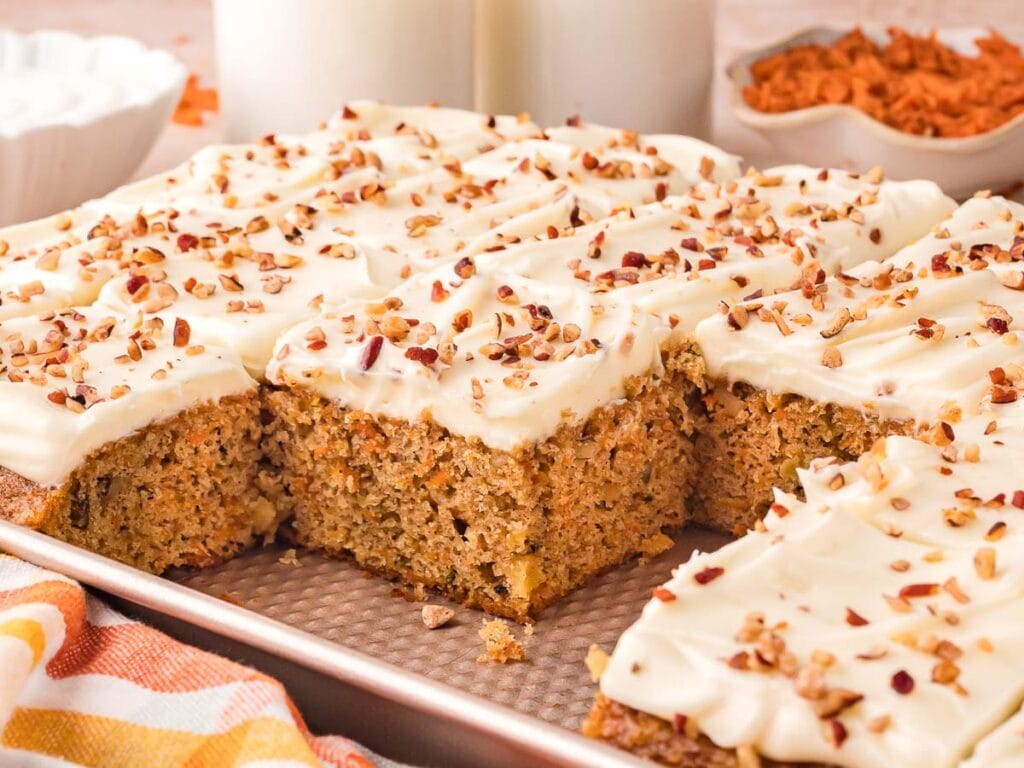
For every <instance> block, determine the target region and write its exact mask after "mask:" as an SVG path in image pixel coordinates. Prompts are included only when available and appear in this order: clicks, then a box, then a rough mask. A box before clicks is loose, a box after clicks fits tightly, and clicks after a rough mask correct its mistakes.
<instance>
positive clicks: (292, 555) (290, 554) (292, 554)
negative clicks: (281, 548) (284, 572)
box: [277, 548, 302, 565]
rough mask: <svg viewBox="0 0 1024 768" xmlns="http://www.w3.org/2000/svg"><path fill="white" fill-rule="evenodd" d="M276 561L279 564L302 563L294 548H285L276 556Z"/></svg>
mask: <svg viewBox="0 0 1024 768" xmlns="http://www.w3.org/2000/svg"><path fill="white" fill-rule="evenodd" d="M277 562H279V563H280V564H281V565H302V563H300V562H299V558H298V554H297V552H296V550H295V549H294V548H292V549H287V550H285V553H284V554H283V555H281V556H280V557H279V558H277Z"/></svg>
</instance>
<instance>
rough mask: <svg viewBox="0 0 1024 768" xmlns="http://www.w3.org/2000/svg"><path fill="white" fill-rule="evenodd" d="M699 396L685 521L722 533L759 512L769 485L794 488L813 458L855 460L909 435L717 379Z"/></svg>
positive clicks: (855, 415)
mask: <svg viewBox="0 0 1024 768" xmlns="http://www.w3.org/2000/svg"><path fill="white" fill-rule="evenodd" d="M705 401H706V403H707V410H708V413H707V419H706V421H705V422H704V423H703V424H702V425H701V428H700V432H699V434H698V435H697V440H696V448H695V455H696V460H697V465H698V467H699V470H698V472H697V476H696V482H695V484H694V492H693V496H692V497H691V499H690V502H689V507H690V510H689V511H690V520H691V522H694V523H697V524H700V525H706V526H708V527H710V528H715V529H717V530H721V531H726V532H728V533H736V532H738V531H742V530H745V529H747V528H749V527H751V526H753V525H754V523H755V522H756V521H757V520H758V519H760V518H761V517H763V516H764V514H765V512H766V511H767V510H768V506H769V505H770V504H771V503H772V499H773V493H772V488H773V487H774V488H781V489H782V490H784V491H787V492H790V493H797V492H799V490H800V488H799V480H798V478H797V474H796V470H797V469H798V468H800V467H805V466H807V464H808V463H809V462H810V461H811V460H812V459H815V458H819V457H822V456H837V457H839V458H840V459H842V460H845V461H855V460H856V459H857V457H858V456H860V455H861V454H862V453H864V452H865V451H868V450H869V449H870V448H871V446H872V445H873V444H874V443H875V441H876V440H878V439H879V438H881V437H885V436H886V435H891V434H908V433H909V432H910V431H911V430H912V428H913V426H914V425H913V424H912V423H911V422H900V421H885V420H881V419H876V418H872V417H871V416H866V415H865V414H864V413H862V412H860V411H857V410H854V409H852V408H845V407H842V406H839V405H835V404H834V403H821V402H816V401H813V400H809V399H807V398H805V397H801V396H799V395H774V394H770V393H767V392H765V391H764V390H759V389H755V388H754V387H751V386H749V385H747V384H731V385H726V384H717V385H715V386H714V387H713V388H712V391H711V393H710V394H709V395H708V396H707V397H706V398H705Z"/></svg>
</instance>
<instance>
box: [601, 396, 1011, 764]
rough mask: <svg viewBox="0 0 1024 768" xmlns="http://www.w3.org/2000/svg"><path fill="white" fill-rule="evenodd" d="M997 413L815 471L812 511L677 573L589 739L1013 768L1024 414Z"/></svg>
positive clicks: (653, 754) (635, 639)
mask: <svg viewBox="0 0 1024 768" xmlns="http://www.w3.org/2000/svg"><path fill="white" fill-rule="evenodd" d="M986 411H987V412H985V413H984V414H980V415H978V416H975V417H971V418H969V419H965V420H963V421H962V422H958V423H956V424H954V425H951V426H950V428H949V432H948V437H949V438H950V439H951V440H952V442H948V441H940V442H946V443H947V444H945V445H940V444H935V443H934V442H933V443H932V444H929V443H926V442H923V441H919V440H915V439H911V438H908V437H901V436H892V437H889V438H887V439H885V440H884V441H880V442H879V443H878V444H877V445H876V446H875V447H874V448H873V450H872V451H870V452H869V453H866V454H864V455H862V456H861V458H860V459H859V460H858V461H857V462H855V463H849V464H844V463H842V462H840V461H837V460H834V459H829V460H823V461H819V462H816V463H815V464H813V465H812V467H811V469H809V470H806V471H802V472H801V474H802V485H803V488H804V492H805V496H806V498H805V500H801V499H798V498H797V497H795V496H791V495H788V494H785V493H782V492H781V491H780V492H779V493H778V494H777V496H776V499H775V502H774V504H773V505H772V508H771V511H770V512H769V514H768V515H767V516H766V518H765V519H764V521H763V523H761V524H760V525H759V526H758V527H757V530H756V531H752V532H750V533H749V534H748V535H746V536H744V537H742V538H741V539H739V540H737V541H736V542H734V543H732V544H729V545H727V546H726V547H724V548H722V549H721V550H719V551H717V552H715V553H711V554H696V555H695V556H694V557H693V558H692V559H691V560H690V561H689V562H688V563H686V564H684V565H682V566H680V567H679V568H678V569H677V570H676V571H675V573H674V575H673V577H672V579H671V580H670V581H669V582H668V583H666V584H665V585H663V586H662V587H659V588H657V589H655V590H654V596H653V599H652V600H651V602H650V603H649V604H648V605H647V607H646V608H645V609H644V612H643V615H642V617H641V618H640V619H639V620H638V621H637V622H636V624H634V625H633V626H632V627H631V628H630V629H629V630H627V631H626V632H625V634H623V636H622V638H621V639H620V641H619V643H618V646H617V647H616V649H615V652H614V654H613V655H612V657H611V659H610V661H609V663H608V665H607V666H606V668H605V670H604V672H603V675H602V677H601V691H602V693H601V695H600V696H599V698H598V701H597V703H596V704H595V706H594V708H593V710H592V712H591V714H590V716H589V717H588V718H587V720H586V722H585V723H584V726H583V730H584V732H585V733H586V734H588V735H590V736H593V737H596V738H600V739H604V740H607V741H610V742H612V743H614V744H617V745H619V746H621V747H624V748H626V749H629V750H632V751H633V752H635V753H637V754H641V755H644V756H647V757H650V758H652V759H654V760H656V761H658V762H660V763H662V764H664V765H669V766H697V765H740V766H756V765H760V764H762V763H761V757H762V756H763V757H764V758H765V762H764V764H768V765H777V764H779V763H781V764H785V765H792V764H812V765H834V766H847V767H849V768H860V767H861V766H863V767H864V768H868V767H872V768H873V767H874V766H883V765H885V766H888V765H899V766H907V767H908V768H911V767H913V766H921V767H922V768H939V767H942V766H957V765H961V766H964V767H965V768H966V766H972V768H973V767H978V768H980V767H981V766H994V765H998V764H999V763H998V762H997V760H998V759H1001V758H1002V757H1003V756H1006V755H1008V756H1009V757H1007V758H1006V759H1007V760H1009V761H1010V762H1005V763H1003V764H1005V765H1009V764H1016V762H1013V760H1014V759H1015V757H1016V758H1019V757H1020V755H1021V754H1022V753H1021V743H1020V742H1021V737H1020V735H1019V731H1016V742H1015V741H1014V739H1013V738H1012V737H1011V736H1010V734H1011V733H1013V732H1014V731H1013V729H1015V728H1019V725H1018V724H1016V723H1013V721H1012V720H1007V718H1009V717H1010V716H1011V715H1012V714H1013V713H1014V712H1016V710H1017V708H1018V707H1019V705H1020V702H1021V700H1022V698H1024V662H1022V661H1021V659H1022V658H1024V655H1022V654H1024V592H1022V590H1024V578H1022V574H1021V572H1020V569H1021V567H1022V566H1021V563H1022V562H1024V536H1022V529H1021V527H1020V525H1019V524H1018V523H1017V522H1016V520H1017V518H1018V516H1019V515H1020V512H1021V508H1024V491H1022V490H1020V485H1019V482H1020V481H1019V478H1016V477H1015V476H1014V473H1013V472H1012V469H1013V468H1014V467H1016V466H1017V465H1018V463H1019V461H1018V458H1019V456H1020V455H1021V452H1022V451H1024V412H1022V411H1021V410H1020V406H1019V404H1011V405H993V406H991V408H990V409H986ZM1018 720H1019V716H1018ZM972 752H973V757H971V758H970V759H969V760H967V761H966V762H963V763H961V761H962V760H964V759H965V758H968V756H970V755H971V754H972ZM770 761H777V762H770Z"/></svg>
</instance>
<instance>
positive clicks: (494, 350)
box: [267, 260, 664, 450]
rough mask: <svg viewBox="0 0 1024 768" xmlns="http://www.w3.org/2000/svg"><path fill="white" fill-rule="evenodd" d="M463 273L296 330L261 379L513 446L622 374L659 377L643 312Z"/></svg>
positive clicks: (570, 291) (620, 385)
mask: <svg viewBox="0 0 1024 768" xmlns="http://www.w3.org/2000/svg"><path fill="white" fill-rule="evenodd" d="M471 271H473V267H472V265H471V263H470V262H469V260H467V261H466V262H464V263H460V264H457V265H456V266H455V267H454V268H453V267H447V268H443V269H438V270H436V271H434V272H431V273H424V274H420V275H416V276H415V277H413V278H412V279H410V280H408V281H406V282H405V283H403V284H402V285H401V286H400V287H399V288H397V289H396V290H394V291H393V292H391V293H390V294H389V296H388V298H387V299H385V300H383V301H374V302H369V303H361V304H347V305H343V306H341V307H339V308H336V309H332V310H331V311H328V312H325V313H324V314H323V315H322V316H320V317H318V318H316V319H315V320H312V321H309V322H307V323H303V324H301V325H299V326H297V327H296V328H294V329H292V330H291V331H289V332H288V333H286V334H285V335H284V336H283V337H282V338H281V340H280V341H279V342H278V344H277V347H276V349H275V354H274V358H273V359H272V360H271V362H270V365H269V367H268V370H267V376H268V378H269V380H270V381H271V382H273V383H275V384H282V385H289V386H296V387H304V388H308V389H310V390H312V391H314V392H316V393H318V394H320V395H322V396H324V397H326V398H328V399H330V400H333V401H336V402H337V403H339V404H341V405H343V406H345V407H348V408H353V409H358V410H362V411H367V412H370V413H374V414H378V415H383V416H388V417H392V418H395V419H404V420H408V421H419V420H421V419H432V420H433V421H435V422H437V423H438V424H440V425H441V426H444V427H446V428H447V429H449V430H451V431H452V432H454V433H456V434H458V435H463V436H473V437H478V438H480V440H482V441H483V442H484V444H486V445H488V446H490V447H492V448H496V449H498V450H513V449H514V448H516V447H517V446H520V445H523V444H525V443H532V442H534V441H536V440H539V439H544V438H546V437H548V436H550V435H551V434H553V433H554V432H555V431H556V430H557V429H558V427H559V426H560V425H562V424H565V423H570V424H571V423H574V422H576V421H578V420H580V419H583V418H585V417H586V416H588V415H589V414H590V412H591V411H593V410H594V409H595V408H597V407H599V406H602V405H605V404H608V403H610V402H613V401H615V400H617V399H619V398H622V397H623V396H624V395H625V394H626V387H627V382H628V380H629V379H630V378H631V377H636V376H645V375H648V374H655V375H657V374H658V373H660V371H661V356H660V351H659V350H660V344H661V341H662V339H663V338H664V331H663V330H662V329H661V326H660V324H659V323H657V321H656V320H655V319H654V318H652V317H650V316H649V315H646V314H645V313H642V312H639V311H637V310H636V309H635V308H633V307H631V306H630V305H628V304H621V303H616V302H613V301H608V300H606V299H600V298H598V297H594V296H591V295H589V294H588V293H587V292H586V291H585V290H583V289H581V288H574V287H567V286H555V285H548V284H544V283H539V282H536V281H532V280H528V279H526V278H523V277H519V276H517V275H512V274H508V273H503V272H500V271H496V270H490V269H482V270H481V271H478V272H475V271H474V272H473V274H470V272H471ZM460 274H461V275H464V276H462V277H460ZM389 307H390V308H389ZM375 349H376V351H374V350H375Z"/></svg>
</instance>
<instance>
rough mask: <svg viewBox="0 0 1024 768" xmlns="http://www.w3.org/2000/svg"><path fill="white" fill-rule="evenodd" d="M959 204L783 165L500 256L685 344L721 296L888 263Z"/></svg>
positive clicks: (914, 185)
mask: <svg viewBox="0 0 1024 768" xmlns="http://www.w3.org/2000/svg"><path fill="white" fill-rule="evenodd" d="M953 206H954V203H953V201H952V200H950V199H949V198H948V197H946V196H945V195H944V194H943V193H942V191H941V190H940V189H939V188H938V187H937V186H936V185H935V184H933V183H931V182H927V181H909V182H893V181H885V180H883V179H882V178H881V175H880V174H877V173H873V174H870V175H865V176H859V175H854V174H849V173H846V172H844V171H837V170H822V169H815V168H808V167H805V166H783V167H779V168H772V169H769V170H767V171H765V172H764V173H757V172H751V173H749V174H747V175H746V176H745V177H743V178H741V179H736V180H734V181H731V182H727V183H725V184H713V183H708V182H704V183H701V184H699V185H697V186H696V187H695V188H694V189H693V190H692V192H690V193H689V194H685V195H681V196H676V197H668V198H666V199H665V200H663V201H662V202H661V203H656V204H653V205H648V206H644V207H642V208H636V209H633V210H631V211H629V212H628V213H623V214H620V215H618V216H615V217H611V218H608V219H605V220H602V221H599V222H597V223H595V224H593V225H591V226H589V227H583V228H579V229H577V230H576V231H575V232H574V233H573V236H572V237H560V238H558V239H557V240H544V241H535V242H532V243H524V244H522V245H519V246H518V247H515V248H510V249H508V250H506V251H502V252H499V253H495V254H493V258H495V259H496V260H497V261H499V262H500V263H501V264H502V265H503V267H504V268H506V269H509V270H510V271H514V272H518V273H520V274H524V275H527V276H530V277H533V278H536V279H539V280H544V281H547V282H554V283H561V284H573V285H582V286H585V287H588V288H589V289H590V290H592V291H594V292H597V293H603V292H608V291H614V292H615V293H616V294H618V295H619V297H620V300H628V301H632V302H635V303H636V304H638V305H639V306H641V307H643V308H644V309H645V310H646V311H648V312H652V313H654V314H656V315H658V316H659V317H661V318H662V319H663V320H664V321H666V322H668V323H669V324H670V325H671V327H672V328H673V329H674V331H675V334H676V335H677V336H689V335H691V334H692V333H693V330H694V327H695V326H696V324H697V323H698V321H700V320H702V319H704V318H705V317H707V316H708V315H710V314H712V313H714V311H715V309H716V308H717V307H718V305H719V303H720V302H721V301H722V300H723V299H727V300H732V301H738V300H739V299H740V298H741V297H743V296H748V295H750V294H755V292H756V291H757V290H758V289H762V290H768V291H770V290H771V289H775V288H787V287H789V286H791V285H793V284H794V283H799V281H800V280H801V278H802V276H804V275H805V274H806V273H808V272H809V273H810V274H812V275H813V274H817V273H818V271H819V270H825V271H827V272H829V273H831V272H834V271H836V270H840V269H846V268H849V267H852V266H854V265H856V264H859V263H861V262H863V261H865V260H869V259H881V258H885V257H887V256H889V255H891V254H892V253H894V252H895V251H896V250H898V249H899V248H900V247H902V246H904V245H906V244H908V243H910V242H913V241H914V240H916V239H918V238H919V237H922V236H923V235H925V234H927V232H928V231H929V230H930V229H931V228H932V226H934V225H935V223H936V222H938V221H939V220H941V219H942V218H943V217H944V216H945V215H947V214H948V213H949V212H950V211H951V210H952V208H953Z"/></svg>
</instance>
